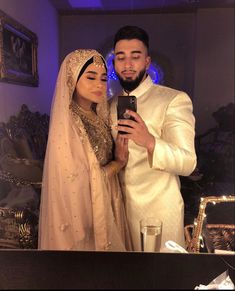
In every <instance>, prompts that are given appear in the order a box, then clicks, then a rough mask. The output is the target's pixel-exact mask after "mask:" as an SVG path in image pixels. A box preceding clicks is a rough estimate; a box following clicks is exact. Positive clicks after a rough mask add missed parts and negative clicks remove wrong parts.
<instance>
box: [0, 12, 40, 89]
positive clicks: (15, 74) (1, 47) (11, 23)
mask: <svg viewBox="0 0 235 291" xmlns="http://www.w3.org/2000/svg"><path fill="white" fill-rule="evenodd" d="M37 46H38V40H37V36H36V34H35V33H33V32H32V31H30V30H29V29H27V28H26V27H25V26H23V25H22V24H20V23H18V22H17V21H16V20H14V19H13V18H11V17H10V16H8V15H7V14H6V13H4V12H3V11H1V10H0V81H1V82H7V83H14V84H18V85H24V86H33V87H37V86H38V68H37Z"/></svg>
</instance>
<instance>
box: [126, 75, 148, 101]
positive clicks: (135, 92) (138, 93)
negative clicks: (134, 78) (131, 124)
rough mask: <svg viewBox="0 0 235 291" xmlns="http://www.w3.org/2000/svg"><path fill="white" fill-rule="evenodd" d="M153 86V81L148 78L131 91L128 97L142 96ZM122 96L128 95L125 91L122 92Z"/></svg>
mask: <svg viewBox="0 0 235 291" xmlns="http://www.w3.org/2000/svg"><path fill="white" fill-rule="evenodd" d="M152 85H153V81H152V79H151V77H150V76H147V78H146V79H145V80H144V81H143V82H142V83H140V85H139V86H138V87H137V88H136V89H135V90H133V91H131V92H130V93H129V95H134V96H136V98H138V97H139V96H141V95H142V94H144V93H145V92H146V91H147V90H148V89H149V88H150V87H151V86H152ZM123 95H128V94H127V93H126V92H125V91H123Z"/></svg>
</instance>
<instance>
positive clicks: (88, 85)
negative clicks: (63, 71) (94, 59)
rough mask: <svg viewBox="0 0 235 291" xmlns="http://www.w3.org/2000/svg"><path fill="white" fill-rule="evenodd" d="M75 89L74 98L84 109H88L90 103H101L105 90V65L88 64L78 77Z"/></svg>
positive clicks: (104, 96)
mask: <svg viewBox="0 0 235 291" xmlns="http://www.w3.org/2000/svg"><path fill="white" fill-rule="evenodd" d="M75 91H76V94H75V100H76V101H77V103H78V105H79V106H81V107H82V108H84V109H87V110H89V109H90V107H91V104H92V103H101V102H102V101H103V100H104V98H106V92H107V72H106V69H105V67H104V66H100V67H98V66H95V65H94V64H93V63H92V64H90V65H89V66H88V67H87V68H86V70H85V71H84V73H83V74H82V75H81V77H80V78H79V80H78V82H77V85H76V89H75Z"/></svg>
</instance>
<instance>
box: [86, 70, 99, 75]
mask: <svg viewBox="0 0 235 291" xmlns="http://www.w3.org/2000/svg"><path fill="white" fill-rule="evenodd" d="M86 74H96V75H97V72H95V71H87V72H86Z"/></svg>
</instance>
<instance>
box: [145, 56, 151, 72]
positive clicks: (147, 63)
mask: <svg viewBox="0 0 235 291" xmlns="http://www.w3.org/2000/svg"><path fill="white" fill-rule="evenodd" d="M150 64H151V57H150V56H147V57H146V69H148V68H149V66H150Z"/></svg>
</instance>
